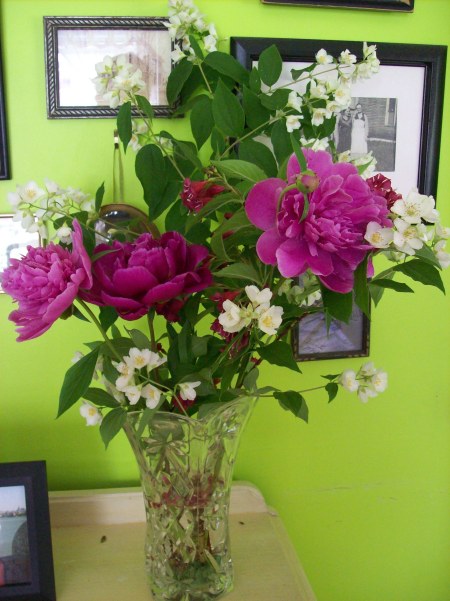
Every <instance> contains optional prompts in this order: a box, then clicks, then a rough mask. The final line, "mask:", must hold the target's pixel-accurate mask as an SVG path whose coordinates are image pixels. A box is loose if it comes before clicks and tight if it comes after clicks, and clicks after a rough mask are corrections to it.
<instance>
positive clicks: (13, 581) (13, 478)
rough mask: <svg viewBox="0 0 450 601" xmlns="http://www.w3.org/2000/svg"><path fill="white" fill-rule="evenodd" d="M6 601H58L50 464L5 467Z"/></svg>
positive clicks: (1, 491) (0, 589) (0, 516)
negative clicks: (49, 500)
mask: <svg viewBox="0 0 450 601" xmlns="http://www.w3.org/2000/svg"><path fill="white" fill-rule="evenodd" d="M0 599H1V600H2V601H13V600H17V601H22V600H24V599H27V601H55V600H56V597H55V582H54V573H53V557H52V544H51V533H50V516H49V508H48V493H47V475H46V469H45V462H44V461H29V462H24V463H0Z"/></svg>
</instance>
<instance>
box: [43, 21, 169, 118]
mask: <svg viewBox="0 0 450 601" xmlns="http://www.w3.org/2000/svg"><path fill="white" fill-rule="evenodd" d="M166 21H167V20H166V19H163V18H141V17H135V18H133V17H117V18H115V17H114V18H112V17H111V18H110V17H96V18H92V17H78V18H69V17H44V23H45V44H46V63H47V64H46V66H47V104H48V107H47V108H48V117H49V118H71V117H72V118H77V117H115V116H116V115H117V110H116V109H113V108H110V106H109V105H108V103H107V102H106V101H105V100H104V98H103V97H102V94H100V93H99V91H98V88H97V87H96V85H95V84H96V82H95V79H96V77H97V75H98V73H97V70H96V65H101V64H102V63H104V62H105V59H106V61H107V62H108V63H110V64H109V66H110V67H111V66H112V68H114V65H117V64H118V65H119V68H120V64H121V62H126V63H131V64H132V65H133V66H136V67H137V68H138V69H139V70H140V71H141V74H142V77H141V79H142V81H143V82H144V84H145V88H144V89H143V92H142V93H143V95H145V96H146V97H147V98H148V99H149V100H150V103H151V104H152V106H153V107H154V108H155V114H156V115H163V114H167V113H168V106H167V97H166V91H165V90H166V85H167V79H168V77H169V74H170V71H171V50H172V42H171V40H170V36H169V33H168V31H167V28H166V27H165V23H166ZM106 57H108V58H106Z"/></svg>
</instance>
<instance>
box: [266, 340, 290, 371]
mask: <svg viewBox="0 0 450 601" xmlns="http://www.w3.org/2000/svg"><path fill="white" fill-rule="evenodd" d="M257 352H258V354H259V356H260V357H261V358H262V359H265V360H266V361H268V362H269V363H272V364H273V365H280V366H281V367H287V368H289V369H292V370H293V371H296V372H299V373H300V368H299V366H298V365H297V362H296V361H295V359H294V353H293V351H292V347H291V346H290V345H289V344H287V343H286V342H282V341H280V340H276V341H275V342H272V343H271V344H269V345H267V346H262V347H260V348H258V349H257Z"/></svg>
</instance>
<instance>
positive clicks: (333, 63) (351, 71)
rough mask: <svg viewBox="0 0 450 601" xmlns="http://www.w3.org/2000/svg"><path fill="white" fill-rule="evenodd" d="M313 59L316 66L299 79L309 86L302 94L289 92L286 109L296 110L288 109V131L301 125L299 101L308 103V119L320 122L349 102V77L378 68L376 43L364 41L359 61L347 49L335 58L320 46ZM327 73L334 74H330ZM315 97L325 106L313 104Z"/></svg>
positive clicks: (369, 74) (365, 75)
mask: <svg viewBox="0 0 450 601" xmlns="http://www.w3.org/2000/svg"><path fill="white" fill-rule="evenodd" d="M315 59H316V65H317V66H316V67H315V69H314V70H313V71H312V72H311V73H306V72H305V73H304V76H303V75H302V76H301V77H300V79H299V80H298V81H299V82H300V81H301V82H303V83H304V84H305V83H306V84H308V86H309V88H308V91H307V92H306V93H305V94H304V97H303V98H302V97H301V96H300V95H299V94H297V92H295V91H292V92H291V93H290V94H289V98H288V102H287V105H286V109H292V110H295V113H294V114H291V113H290V114H287V116H286V129H287V131H288V132H289V133H292V132H293V131H294V130H296V129H300V128H301V120H302V118H303V115H302V111H301V107H302V104H304V103H307V104H308V105H309V107H310V110H311V123H312V124H313V125H315V126H319V125H322V124H323V123H324V122H325V120H326V119H331V118H332V117H333V116H334V115H337V114H338V113H340V112H341V111H343V110H345V109H347V108H348V107H349V106H350V103H351V100H352V98H351V88H350V82H351V81H352V80H353V81H357V80H358V79H361V78H362V79H367V78H369V77H371V76H372V74H374V73H377V72H378V71H379V69H380V61H379V60H378V58H377V53H376V46H368V45H367V44H366V43H365V42H364V45H363V60H362V61H361V62H360V63H358V62H357V59H356V56H355V55H354V54H351V52H350V51H349V50H344V51H343V52H341V54H340V56H339V58H338V59H337V60H335V59H334V58H333V56H331V54H328V52H327V51H326V50H325V48H321V49H320V50H319V51H318V52H317V54H316V56H315ZM330 74H333V76H332V77H330ZM336 74H337V77H336V76H335V75H336ZM317 100H324V101H325V103H326V104H325V106H320V107H314V103H316V101H317ZM327 146H328V144H327Z"/></svg>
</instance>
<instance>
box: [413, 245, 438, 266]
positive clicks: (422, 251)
mask: <svg viewBox="0 0 450 601" xmlns="http://www.w3.org/2000/svg"><path fill="white" fill-rule="evenodd" d="M415 256H416V257H418V258H419V259H422V261H425V262H426V263H431V265H434V266H435V267H437V268H438V269H442V268H441V264H440V263H439V261H438V260H437V258H436V255H435V254H434V252H433V251H432V250H431V248H430V247H429V246H426V245H425V244H424V245H423V246H422V248H419V250H416V254H415Z"/></svg>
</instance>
